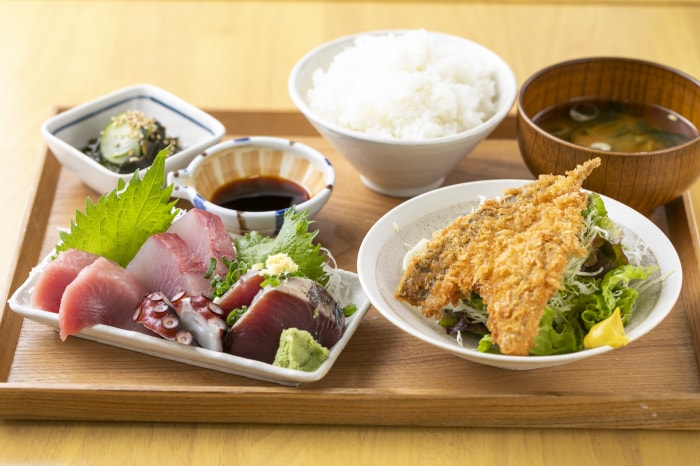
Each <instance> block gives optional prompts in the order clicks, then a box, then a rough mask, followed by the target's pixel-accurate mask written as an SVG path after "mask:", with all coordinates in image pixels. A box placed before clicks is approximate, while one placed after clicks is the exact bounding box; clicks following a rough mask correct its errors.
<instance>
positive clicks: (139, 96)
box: [41, 84, 226, 193]
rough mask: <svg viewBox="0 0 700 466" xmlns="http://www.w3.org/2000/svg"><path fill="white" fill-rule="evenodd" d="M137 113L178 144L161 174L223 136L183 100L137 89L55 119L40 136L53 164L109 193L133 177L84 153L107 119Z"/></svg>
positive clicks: (220, 129)
mask: <svg viewBox="0 0 700 466" xmlns="http://www.w3.org/2000/svg"><path fill="white" fill-rule="evenodd" d="M131 110H136V111H140V112H142V113H144V114H145V115H146V116H147V117H149V118H153V119H155V120H157V121H158V122H159V123H160V124H161V125H163V126H164V127H165V131H166V134H167V136H168V137H173V138H177V139H178V140H179V145H180V147H181V150H179V151H177V152H173V153H172V154H171V155H170V156H169V157H168V158H167V160H166V162H165V171H166V173H167V172H168V171H172V170H179V169H181V168H184V167H186V166H187V165H188V164H189V163H190V162H191V161H192V159H193V158H194V157H195V156H196V155H197V154H200V153H201V152H202V151H204V149H206V148H208V147H210V146H212V145H214V144H216V143H217V142H219V141H221V139H222V138H223V136H224V134H225V132H226V130H225V128H224V125H223V124H221V122H220V121H219V120H217V119H216V118H214V117H213V116H211V115H209V114H208V113H206V112H204V111H202V110H200V109H199V108H197V107H195V106H194V105H192V104H190V103H188V102H185V101H184V100H183V99H181V98H179V97H177V96H175V95H173V94H171V93H169V92H167V91H165V90H163V89H161V88H158V87H156V86H153V85H150V84H137V85H134V86H129V87H125V88H123V89H120V90H118V91H115V92H112V93H110V94H107V95H104V96H102V97H99V98H97V99H94V100H91V101H89V102H86V103H84V104H81V105H78V106H76V107H73V108H71V109H69V110H66V111H65V112H62V113H59V114H57V115H55V116H53V117H51V118H49V119H48V120H46V121H45V122H44V124H43V125H42V126H41V133H42V136H43V138H44V141H45V142H46V144H47V145H48V146H49V149H50V150H51V152H52V153H53V154H54V155H55V157H56V159H58V161H59V162H60V163H61V164H62V165H63V166H65V167H66V168H68V169H69V170H70V171H72V172H73V173H75V174H76V175H77V176H78V177H79V178H80V179H81V180H82V181H83V183H85V184H86V185H87V186H89V187H90V188H92V189H94V190H95V191H97V192H98V193H105V192H109V191H112V190H113V189H114V188H116V187H117V183H118V180H119V179H120V178H122V179H124V181H129V179H131V177H132V176H133V172H132V173H127V174H119V173H116V172H114V171H112V170H110V169H109V168H106V167H105V166H103V165H101V164H100V163H99V162H97V161H96V160H94V159H93V158H91V157H89V156H88V155H86V154H85V153H84V152H83V149H84V148H85V147H87V146H88V144H89V143H90V141H91V140H94V139H96V138H99V135H100V131H101V130H102V129H103V128H104V127H105V125H107V124H108V123H109V121H110V119H111V118H112V117H114V116H116V115H119V114H121V113H123V112H126V111H131Z"/></svg>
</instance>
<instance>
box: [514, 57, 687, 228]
mask: <svg viewBox="0 0 700 466" xmlns="http://www.w3.org/2000/svg"><path fill="white" fill-rule="evenodd" d="M588 98H595V99H601V100H614V101H617V102H631V103H637V104H646V105H652V106H656V107H658V108H660V109H666V110H669V111H671V112H674V113H676V114H678V115H680V116H681V118H683V119H685V120H686V121H687V122H688V123H690V124H691V125H693V126H694V127H695V128H696V129H697V128H700V82H699V81H698V80H697V79H695V78H693V77H691V76H689V75H687V74H685V73H683V72H681V71H678V70H676V69H673V68H670V67H668V66H664V65H661V64H657V63H651V62H648V61H643V60H637V59H632V58H617V57H599V58H583V59H578V60H571V61H566V62H562V63H558V64H555V65H552V66H549V67H547V68H544V69H542V70H541V71H539V72H537V73H535V74H534V75H533V76H531V77H530V78H529V79H528V80H527V81H526V82H525V83H524V84H523V86H522V87H521V89H520V94H519V96H518V103H517V112H518V113H517V134H518V145H519V147H520V152H521V154H522V157H523V159H524V161H525V163H526V164H527V166H528V168H529V169H530V171H531V172H532V173H533V175H536V176H537V175H540V174H549V173H551V174H563V173H564V172H565V171H567V170H571V169H572V168H574V167H575V166H576V165H578V164H580V163H582V162H585V161H586V160H589V159H592V158H594V157H599V158H600V159H601V162H602V164H601V166H600V167H599V168H597V169H596V170H595V171H594V172H593V173H592V174H591V176H590V177H589V178H588V179H587V180H586V181H585V183H584V188H587V189H590V190H592V191H595V192H598V193H601V194H605V195H607V196H609V197H612V198H614V199H617V200H618V201H621V202H623V203H624V204H627V205H629V206H630V207H632V208H634V209H636V210H637V211H639V212H641V213H643V214H645V215H649V214H650V213H651V212H652V211H653V210H654V209H655V208H656V207H658V206H660V205H662V204H665V203H667V202H669V201H671V200H673V199H675V198H676V197H678V196H679V195H681V194H682V193H683V192H684V191H686V190H687V189H688V188H690V187H691V185H692V184H693V183H694V182H695V181H696V180H697V179H698V176H699V175H700V137H695V138H693V139H691V140H690V141H688V142H685V143H683V144H681V145H677V146H674V147H669V148H666V149H662V150H655V151H649V152H634V153H633V152H614V151H605V150H599V149H594V148H591V147H584V146H579V145H576V144H573V143H570V142H566V141H564V140H563V139H560V138H558V137H556V136H553V135H552V134H550V133H548V132H546V131H544V130H543V129H542V128H540V127H539V126H538V125H537V124H536V123H535V120H536V119H537V117H538V115H539V114H541V113H542V112H545V111H547V110H549V109H551V108H553V107H555V106H558V105H562V104H565V103H567V102H570V101H575V100H581V99H588Z"/></svg>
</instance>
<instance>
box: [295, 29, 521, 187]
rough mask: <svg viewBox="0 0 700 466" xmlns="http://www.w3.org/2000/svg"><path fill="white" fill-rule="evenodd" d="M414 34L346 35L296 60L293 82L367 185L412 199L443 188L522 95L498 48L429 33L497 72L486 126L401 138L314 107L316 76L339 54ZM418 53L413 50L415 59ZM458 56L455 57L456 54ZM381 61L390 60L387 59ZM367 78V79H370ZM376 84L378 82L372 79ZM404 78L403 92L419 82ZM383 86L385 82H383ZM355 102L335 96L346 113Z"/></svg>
mask: <svg viewBox="0 0 700 466" xmlns="http://www.w3.org/2000/svg"><path fill="white" fill-rule="evenodd" d="M410 32H416V31H406V30H392V31H371V32H365V33H360V34H355V35H350V36H345V37H340V38H337V39H335V40H332V41H329V42H326V43H324V44H321V45H319V46H318V47H316V48H314V49H312V50H311V51H309V52H308V53H307V54H306V55H304V56H303V57H302V58H301V59H300V60H299V61H298V62H297V63H296V65H295V66H294V67H293V69H292V71H291V73H290V76H289V82H288V87H289V94H290V96H291V98H292V101H293V102H294V104H295V105H296V107H297V108H298V109H299V111H300V112H301V113H302V114H303V115H304V116H305V117H306V119H307V120H308V121H309V122H310V123H311V124H312V125H313V126H314V128H316V130H317V131H318V132H319V133H320V134H321V135H322V136H323V137H324V138H325V139H326V140H327V141H328V142H329V143H330V144H331V145H332V146H333V148H334V149H335V150H336V151H337V152H338V153H339V154H340V155H341V156H343V157H344V158H345V159H346V160H347V161H348V162H349V163H350V164H351V165H352V166H353V168H354V169H355V170H356V172H357V173H358V174H359V176H360V179H361V181H362V182H363V184H364V185H365V186H366V187H368V188H369V189H371V190H373V191H375V192H378V193H381V194H385V195H389V196H394V197H400V198H407V197H412V196H415V195H418V194H421V193H423V192H426V191H430V190H432V189H434V188H437V187H439V186H441V185H442V184H443V182H444V180H445V177H446V175H447V174H449V173H450V172H451V171H452V170H453V169H454V167H455V166H457V165H458V164H459V163H460V162H461V161H462V160H463V159H464V158H465V157H466V156H467V155H468V154H469V153H470V152H471V151H472V150H473V149H474V148H475V147H476V146H477V145H478V144H479V143H480V142H481V141H482V140H483V139H485V138H486V137H487V136H488V135H489V134H490V133H491V131H493V130H494V129H495V128H496V126H498V124H499V123H500V122H501V121H502V120H503V119H504V118H505V117H506V116H507V115H508V113H509V112H510V110H511V108H512V107H513V103H514V102H515V97H516V95H517V83H516V80H515V75H514V74H513V72H512V70H511V68H510V67H509V66H508V64H507V63H506V62H504V61H503V59H501V58H500V57H499V56H498V55H497V54H496V53H494V52H493V51H492V50H490V49H488V48H486V47H484V46H482V45H480V44H477V43H475V42H472V41H470V40H468V39H465V38H462V37H458V36H453V35H448V34H443V33H438V32H432V31H425V33H426V34H427V36H428V38H429V39H430V40H431V41H432V42H431V43H432V44H433V46H438V47H440V46H444V47H450V48H452V50H453V52H454V51H460V55H461V54H462V53H463V54H464V56H465V57H469V59H470V60H473V61H470V62H469V63H471V64H473V63H478V64H479V66H488V68H490V69H491V70H492V71H491V78H492V81H493V83H494V88H495V98H494V101H495V112H494V113H493V114H492V115H491V116H490V117H488V118H486V119H485V120H483V121H482V122H481V123H480V124H478V125H476V126H473V127H471V128H470V129H466V130H464V131H461V132H456V133H454V134H451V135H444V136H436V137H410V138H408V137H406V138H396V137H391V136H387V135H385V134H375V133H370V132H368V131H367V129H366V128H362V129H356V128H355V129H353V128H351V127H350V126H348V125H347V124H345V123H340V122H337V121H336V120H337V118H336V119H332V118H329V117H328V116H327V115H322V114H321V113H320V112H319V111H317V110H316V109H315V108H314V107H313V106H312V104H311V102H310V100H309V91H310V90H311V89H314V87H315V85H314V74H316V73H317V72H319V71H327V70H328V69H329V67H331V66H332V64H333V62H334V60H335V59H336V56H337V55H339V54H341V53H342V52H344V51H345V50H347V49H348V48H351V47H354V46H355V45H356V44H358V43H360V42H358V41H363V40H366V39H368V38H370V39H371V38H372V37H373V36H394V37H398V36H401V35H403V34H408V33H410ZM415 55H416V54H413V56H414V58H415ZM394 58H397V60H395V61H399V60H398V57H394ZM402 58H406V57H402ZM365 59H366V60H367V59H374V60H375V62H376V61H377V59H376V57H365ZM452 59H453V60H454V57H452ZM380 60H384V58H381V59H380ZM460 64H462V62H460ZM468 68H469V69H470V72H471V73H475V71H474V68H475V67H474V66H471V65H469V66H468ZM463 71H464V70H463ZM402 74H405V73H401V72H399V73H396V74H395V75H394V76H401V75H402ZM456 74H459V73H456ZM467 74H468V73H467ZM382 76H383V78H382V79H381V80H380V81H382V83H385V81H384V79H385V78H386V76H387V74H386V73H382ZM364 78H367V76H364ZM435 79H437V78H435ZM440 79H441V81H440V83H441V84H442V83H445V82H447V81H448V79H444V80H442V79H443V78H440ZM366 81H369V80H368V79H367V80H366ZM353 82H360V81H353ZM361 82H363V83H364V82H365V79H363V80H362V81H361ZM372 82H376V81H374V80H372ZM400 82H401V83H398V82H397V83H394V82H392V84H391V85H392V86H393V87H394V88H395V89H396V90H397V91H399V93H401V94H403V92H404V91H405V89H406V87H408V88H411V89H413V87H412V86H414V85H415V82H413V81H412V80H411V79H402V80H400ZM363 85H364V84H363ZM377 85H378V86H381V85H382V84H381V83H379V84H377ZM404 86H406V87H404ZM416 92H417V91H416ZM431 92H432V91H431ZM431 95H432V94H431ZM440 99H441V96H434V98H433V102H435V103H436V105H439V102H440ZM442 99H445V96H442ZM355 100H357V99H355V98H354V97H353V98H352V99H348V98H343V96H341V95H339V96H338V98H337V99H334V101H335V102H341V103H342V104H341V107H342V108H343V110H348V109H349V108H352V110H349V111H347V112H345V113H354V111H355V110H356V108H357V107H356V106H355V105H354V104H353V102H354V101H355ZM364 100H366V99H364ZM447 100H451V98H450V97H447ZM421 108H423V109H424V110H425V111H424V112H423V115H427V114H429V113H430V109H426V108H425V107H423V106H421ZM375 111H376V109H375ZM379 113H380V115H379V119H380V120H385V119H387V118H388V117H387V116H386V115H384V114H383V113H382V112H381V111H379ZM392 118H393V117H392Z"/></svg>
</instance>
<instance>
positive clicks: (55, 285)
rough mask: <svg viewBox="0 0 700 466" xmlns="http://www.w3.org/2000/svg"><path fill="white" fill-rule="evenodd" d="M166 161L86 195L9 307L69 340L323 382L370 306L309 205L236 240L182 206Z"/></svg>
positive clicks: (291, 381) (289, 381)
mask: <svg viewBox="0 0 700 466" xmlns="http://www.w3.org/2000/svg"><path fill="white" fill-rule="evenodd" d="M164 160H165V152H164V153H163V154H159V155H158V156H157V157H156V159H155V161H154V163H153V165H152V166H151V168H150V169H149V170H148V171H146V172H145V173H144V174H143V176H142V177H141V176H135V177H134V178H133V179H132V180H131V181H130V182H129V183H128V184H126V183H125V182H121V183H120V185H119V186H118V187H117V188H116V189H115V190H114V191H112V192H110V193H107V194H105V195H103V196H102V197H101V198H100V199H99V200H98V201H97V203H92V202H91V201H89V200H88V202H87V204H86V208H85V210H84V212H78V213H77V214H76V218H75V219H74V221H72V222H71V225H70V228H68V229H66V230H65V231H62V232H61V233H60V241H59V242H58V244H57V245H56V247H55V248H54V250H52V251H51V252H50V253H49V254H48V255H47V256H46V257H45V258H44V259H43V260H42V261H41V263H40V264H38V265H37V266H36V267H35V268H34V269H33V270H32V272H31V273H30V276H29V278H28V279H27V281H26V282H25V283H24V284H23V285H22V286H21V287H19V288H18V289H17V290H16V292H15V293H14V294H13V295H12V297H11V298H10V301H9V304H10V307H11V308H12V309H13V310H14V311H15V312H17V313H19V314H21V315H22V316H24V317H25V318H27V319H30V320H33V321H36V322H39V323H42V324H45V325H48V326H51V327H53V328H55V329H56V330H57V331H58V336H59V337H60V339H61V340H70V338H74V337H80V338H86V339H90V340H94V341H97V342H100V343H105V344H109V345H113V346H117V347H121V348H125V349H129V350H133V351H138V352H142V353H146V354H150V355H153V356H157V357H162V358H166V359H171V360H175V361H180V362H184V363H187V364H192V365H196V366H200V367H205V368H209V369H214V370H219V371H222V372H228V373H232V374H237V375H242V376H245V377H250V378H254V379H259V380H265V381H270V382H275V383H280V384H284V385H298V384H301V383H310V382H315V381H318V380H319V379H321V378H322V377H324V376H325V375H326V373H327V372H328V371H329V370H330V369H331V367H332V365H333V363H334V362H335V360H336V359H337V358H338V356H339V354H340V353H341V351H342V350H343V349H344V348H345V346H346V344H347V343H348V341H349V339H350V338H351V336H352V334H353V333H354V332H355V330H356V329H357V326H358V325H359V322H360V320H361V319H362V317H363V315H364V314H365V313H366V312H367V310H368V308H369V306H370V302H369V300H368V298H367V296H366V295H365V294H364V292H363V291H362V288H361V286H360V283H359V279H358V277H357V275H356V274H354V273H352V272H348V271H345V270H341V269H338V268H337V267H336V266H335V265H334V263H333V257H332V254H331V252H330V251H328V250H326V249H325V248H323V247H322V245H320V244H317V243H315V242H314V238H315V236H316V233H317V232H315V231H310V230H309V224H310V223H311V222H310V220H309V219H308V218H307V215H306V212H305V211H303V210H300V211H296V210H295V209H288V210H287V211H286V213H285V215H284V221H283V225H282V227H281V229H280V231H279V233H278V234H277V235H276V236H275V237H266V236H263V235H260V234H259V233H257V232H251V233H248V234H246V235H245V236H240V237H239V236H232V235H231V234H230V233H229V232H228V231H227V230H226V228H225V227H224V225H223V222H222V221H221V219H220V218H219V217H218V216H216V215H214V214H211V213H209V212H206V211H204V210H199V209H196V208H193V209H190V210H185V209H180V208H178V207H177V206H176V201H173V200H172V198H171V194H172V193H171V191H172V186H165V187H163V185H162V184H163V183H162V180H163V179H164V171H165V168H164V167H165V163H164ZM137 175H138V173H137Z"/></svg>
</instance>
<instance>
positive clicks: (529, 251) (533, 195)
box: [395, 158, 600, 355]
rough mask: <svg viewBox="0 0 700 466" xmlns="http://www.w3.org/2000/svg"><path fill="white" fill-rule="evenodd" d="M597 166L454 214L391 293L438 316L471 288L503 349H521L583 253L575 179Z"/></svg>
mask: <svg viewBox="0 0 700 466" xmlns="http://www.w3.org/2000/svg"><path fill="white" fill-rule="evenodd" d="M599 165H600V159H597V158H596V159H592V160H589V161H588V162H586V163H584V164H582V165H579V166H578V167H576V169H574V170H571V171H569V172H567V174H566V176H555V175H542V176H540V177H539V179H538V180H536V181H534V182H532V183H528V184H526V185H525V186H523V187H521V188H513V189H509V190H507V191H506V192H505V193H504V196H503V197H502V198H501V199H500V200H495V199H489V200H487V201H485V202H484V203H483V204H482V205H481V206H480V207H479V208H478V209H477V210H476V211H475V212H474V213H473V214H470V215H466V216H462V217H459V218H457V219H456V220H455V221H454V222H453V223H452V224H451V225H449V226H448V227H446V228H445V229H443V230H441V231H438V232H436V233H435V234H434V235H433V237H432V239H431V240H430V241H429V242H428V244H427V245H426V247H425V249H424V250H423V251H422V253H420V254H419V255H417V256H416V257H415V258H413V259H412V261H411V262H410V264H409V265H408V267H407V269H406V271H405V272H404V274H403V276H402V278H401V281H400V283H399V285H398V287H397V289H396V292H395V295H396V297H397V299H400V300H402V301H405V302H407V303H409V304H412V305H415V306H420V307H421V310H422V312H423V314H424V315H426V316H429V317H434V318H439V316H440V311H441V310H442V309H443V308H444V307H446V306H448V305H455V304H457V303H458V301H459V300H460V299H464V298H465V297H467V296H468V294H469V293H470V292H472V291H473V292H476V293H478V294H479V295H480V296H481V297H482V298H483V300H484V303H485V304H486V305H487V307H488V315H489V318H488V322H487V327H488V329H489V331H490V332H491V336H492V339H493V342H494V343H495V344H497V345H498V347H499V349H500V351H501V353H503V354H507V355H527V354H528V352H529V350H530V348H532V347H533V346H534V344H535V337H536V336H537V334H538V333H539V322H540V319H541V318H542V314H543V313H544V307H545V305H546V304H547V302H548V301H549V300H550V299H551V297H552V296H554V294H555V293H556V292H557V291H558V290H559V289H560V288H561V287H562V279H563V276H564V272H565V270H566V266H567V265H568V263H569V261H570V260H571V259H573V258H575V257H584V256H585V255H586V253H587V252H586V250H585V248H584V247H583V246H582V245H581V243H580V240H579V233H580V232H581V231H582V230H583V228H584V224H583V218H582V215H581V212H582V211H583V210H585V208H586V206H587V204H588V194H587V193H585V192H582V191H581V184H582V183H583V181H584V180H585V179H586V177H588V175H589V174H590V173H591V172H592V171H593V170H594V169H595V168H596V167H598V166H599Z"/></svg>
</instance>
